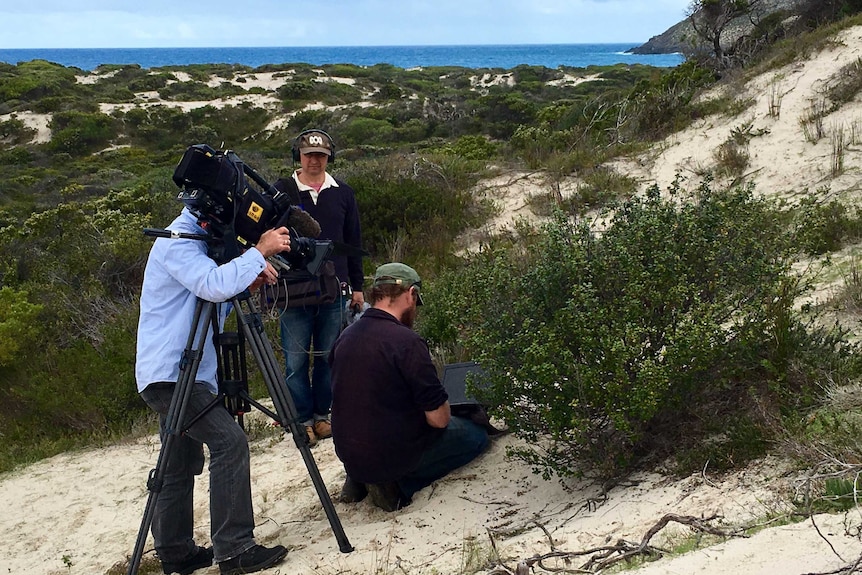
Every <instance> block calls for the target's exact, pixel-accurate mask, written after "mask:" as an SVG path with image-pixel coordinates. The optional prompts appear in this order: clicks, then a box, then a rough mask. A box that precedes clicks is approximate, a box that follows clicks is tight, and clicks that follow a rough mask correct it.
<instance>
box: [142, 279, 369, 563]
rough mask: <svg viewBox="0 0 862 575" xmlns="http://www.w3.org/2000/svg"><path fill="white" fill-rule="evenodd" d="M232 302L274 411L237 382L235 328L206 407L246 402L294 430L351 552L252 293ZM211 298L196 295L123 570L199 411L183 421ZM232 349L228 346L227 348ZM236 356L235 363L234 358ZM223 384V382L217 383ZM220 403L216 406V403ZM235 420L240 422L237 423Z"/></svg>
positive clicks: (237, 406) (236, 411) (243, 407)
mask: <svg viewBox="0 0 862 575" xmlns="http://www.w3.org/2000/svg"><path fill="white" fill-rule="evenodd" d="M231 303H232V304H233V306H234V313H236V315H237V322H238V324H239V326H240V329H241V331H240V332H239V333H241V334H242V338H244V341H247V342H248V344H249V347H250V349H251V351H252V355H253V356H254V358H255V360H256V361H257V364H258V366H259V367H260V370H261V373H262V375H263V379H264V382H265V383H266V387H267V389H268V391H269V394H270V397H271V398H272V401H273V405H274V407H275V410H276V413H273V412H272V411H270V410H268V409H266V408H265V407H263V406H262V405H260V404H259V403H257V402H255V401H254V400H253V399H252V398H251V397H250V396H249V395H248V391H247V389H246V388H245V386H243V385H241V382H240V380H241V379H242V377H241V376H240V375H238V374H239V373H240V372H241V371H242V372H244V369H245V359H244V354H242V353H237V350H238V349H241V346H235V342H234V341H231V339H233V338H236V337H238V334H233V335H231V334H221V335H220V337H221V338H225V339H224V340H223V341H222V343H226V344H227V347H228V349H229V351H228V354H227V355H223V356H222V357H221V358H220V359H221V360H222V361H220V363H219V375H220V380H221V381H220V390H219V396H218V397H217V398H216V399H215V400H214V401H213V402H212V403H211V404H210V405H209V406H208V407H207V409H210V408H213V407H216V406H220V404H222V401H223V400H226V401H225V406H226V407H227V408H228V409H229V410H231V414H232V415H238V416H239V417H241V414H242V413H244V412H246V411H248V409H250V407H249V406H250V405H254V406H255V407H257V408H258V409H260V410H261V411H263V412H264V413H266V414H267V415H268V416H269V417H271V418H272V419H273V420H274V421H275V422H276V423H279V424H280V425H281V426H282V427H283V428H284V430H285V432H287V431H288V430H289V431H290V433H291V434H292V435H293V441H294V443H295V444H296V447H297V448H298V449H299V452H300V453H301V454H302V459H303V461H304V462H305V466H306V468H307V469H308V473H309V475H310V476H311V481H312V483H313V484H314V488H315V490H316V491H317V495H318V497H319V498H320V503H321V504H322V505H323V510H324V512H325V513H326V517H327V519H328V520H329V524H330V526H331V527H332V531H333V533H334V534H335V539H336V541H338V548H339V549H340V551H341V552H342V553H350V552H351V551H353V546H351V545H350V542H349V541H348V540H347V535H345V533H344V529H343V528H342V526H341V521H340V520H339V518H338V515H337V514H336V512H335V508H334V507H333V505H332V499H331V498H330V497H329V492H328V491H327V490H326V485H325V484H324V483H323V478H322V477H321V476H320V470H319V469H318V468H317V464H316V463H315V461H314V457H313V456H312V454H311V448H310V446H309V444H308V436H307V435H306V433H305V428H304V427H303V426H302V425H300V423H299V422H298V421H297V418H296V407H295V405H294V403H293V398H291V396H290V393H289V391H288V390H287V386H286V385H285V383H284V378H282V377H281V371H280V369H279V366H278V362H277V361H276V358H275V354H274V353H273V350H272V346H271V345H270V343H269V339H268V338H267V336H266V332H265V331H264V329H263V322H262V320H261V316H260V313H259V311H258V310H257V307H256V305H255V303H254V301H253V300H252V298H251V294H250V293H249V291H248V290H245V291H244V292H242V293H241V294H239V295H237V296H234V297H233V298H232V300H231ZM214 314H215V304H214V303H212V302H208V301H204V300H201V299H200V298H199V299H198V301H197V306H196V307H195V313H194V319H193V323H192V329H191V331H190V332H189V339H188V343H187V344H186V349H185V351H184V353H183V358H182V362H181V364H180V375H179V378H178V380H177V383H176V387H175V388H174V393H173V396H172V397H171V404H170V407H169V408H168V413H167V416H166V422H165V437H164V441H163V444H162V448H161V450H160V451H159V458H158V461H157V463H156V467H155V468H154V469H153V470H151V471H150V474H149V477H148V479H147V489H148V491H149V496H148V498H147V505H146V508H145V510H144V516H143V519H142V520H141V527H140V530H139V531H138V539H137V541H136V543H135V550H134V553H133V554H132V557H131V559H130V560H129V570H128V571H127V575H135V574H136V573H137V572H138V567H139V565H140V562H141V557H142V556H143V551H144V545H145V543H146V539H147V534H148V532H149V530H150V526H151V525H152V521H153V513H154V512H155V507H156V502H157V500H158V496H159V493H160V492H161V489H162V486H163V483H164V476H165V470H166V466H167V462H168V454H170V453H171V448H172V446H173V444H174V440H175V439H176V438H177V437H178V436H180V435H181V434H182V433H184V432H185V431H186V430H187V429H188V428H189V427H190V426H191V425H192V424H193V423H194V421H196V419H197V418H199V417H200V416H201V415H202V414H198V415H196V416H195V418H194V419H192V420H191V421H188V422H186V407H187V406H188V402H189V399H190V398H191V394H192V389H193V386H194V383H195V377H196V375H197V372H198V368H199V367H200V362H201V357H202V356H203V350H204V346H205V344H206V339H207V335H208V332H209V325H210V321H211V320H212V322H213V324H214V325H213V328H214V332H215V333H218V329H217V328H218V322H217V321H216V320H215V319H214V318H215V315H214ZM231 349H232V351H230V350H231ZM237 362H238V363H237ZM223 382H224V383H225V384H226V385H224V386H223V385H222V383H223ZM219 408H220V407H219ZM241 423H242V422H241V420H240V424H241Z"/></svg>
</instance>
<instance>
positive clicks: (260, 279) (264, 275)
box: [248, 262, 278, 291]
mask: <svg viewBox="0 0 862 575" xmlns="http://www.w3.org/2000/svg"><path fill="white" fill-rule="evenodd" d="M277 281H278V270H276V269H275V268H274V267H273V265H272V264H271V263H269V262H266V269H265V270H263V271H262V272H260V274H259V275H258V276H257V277H256V278H255V279H254V281H253V282H251V285H250V286H248V289H249V291H254V290H256V289H258V288H259V287H260V286H262V285H263V284H267V285H275V282H277Z"/></svg>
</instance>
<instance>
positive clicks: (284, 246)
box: [254, 226, 290, 258]
mask: <svg viewBox="0 0 862 575" xmlns="http://www.w3.org/2000/svg"><path fill="white" fill-rule="evenodd" d="M254 247H256V248H257V250H258V251H259V252H260V253H261V255H263V257H265V258H268V257H269V256H274V255H275V254H279V253H281V252H289V251H290V232H289V231H288V229H287V228H285V227H284V226H282V227H280V228H275V229H272V230H267V231H265V232H263V233H262V234H261V236H260V240H258V242H257V244H256V245H255V246H254Z"/></svg>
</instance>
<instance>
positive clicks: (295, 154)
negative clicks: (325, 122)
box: [291, 129, 335, 164]
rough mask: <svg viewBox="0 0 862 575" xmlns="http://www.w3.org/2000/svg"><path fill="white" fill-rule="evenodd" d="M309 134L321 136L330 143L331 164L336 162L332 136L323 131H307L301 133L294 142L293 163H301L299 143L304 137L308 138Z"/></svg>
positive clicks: (292, 150) (292, 148) (292, 147)
mask: <svg viewBox="0 0 862 575" xmlns="http://www.w3.org/2000/svg"><path fill="white" fill-rule="evenodd" d="M308 134H320V135H321V136H323V137H324V138H326V139H327V141H328V142H329V150H330V152H329V160H328V161H329V163H330V164H331V163H333V162H335V142H333V141H332V136H330V135H329V134H327V133H326V132H324V131H323V130H317V129H313V130H305V131H304V132H300V134H299V135H298V136H297V137H296V138H295V139H294V140H293V146H291V152H292V153H293V161H294V162H299V156H300V153H299V141H300V140H302V137H303V136H307V135H308Z"/></svg>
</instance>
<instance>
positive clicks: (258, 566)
mask: <svg viewBox="0 0 862 575" xmlns="http://www.w3.org/2000/svg"><path fill="white" fill-rule="evenodd" d="M285 555H287V549H285V548H284V546H282V545H276V546H275V547H272V548H269V547H264V546H263V545H255V546H254V547H252V548H251V549H249V550H248V551H246V552H245V553H242V554H241V555H237V556H236V557H234V558H233V559H228V560H227V561H222V562H220V563H219V564H218V568H219V572H220V573H221V575H240V574H241V573H255V572H257V571H263V570H264V569H266V568H268V567H272V566H273V565H275V564H276V563H278V562H279V561H281V560H282V559H284V556H285Z"/></svg>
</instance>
